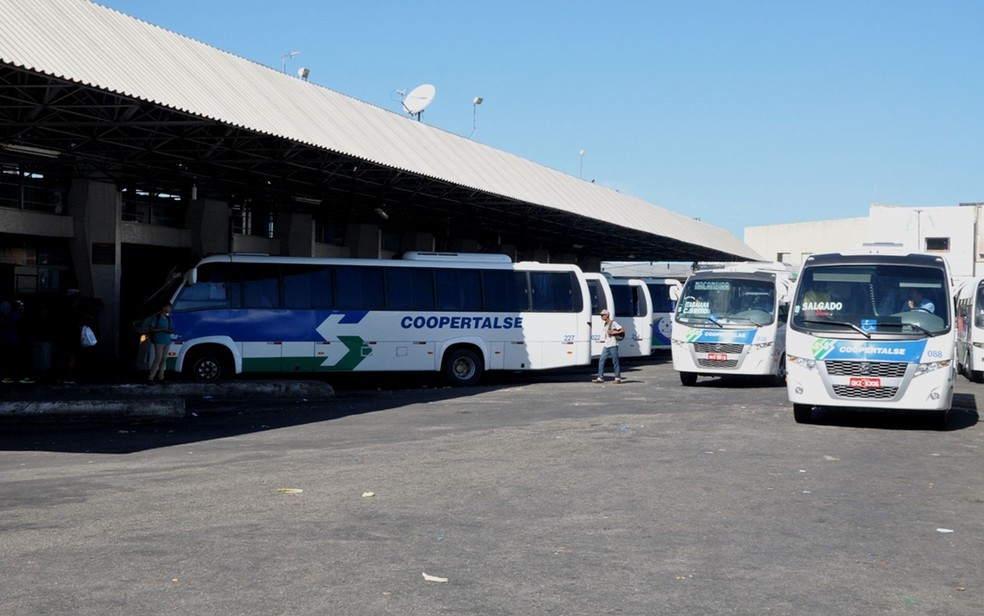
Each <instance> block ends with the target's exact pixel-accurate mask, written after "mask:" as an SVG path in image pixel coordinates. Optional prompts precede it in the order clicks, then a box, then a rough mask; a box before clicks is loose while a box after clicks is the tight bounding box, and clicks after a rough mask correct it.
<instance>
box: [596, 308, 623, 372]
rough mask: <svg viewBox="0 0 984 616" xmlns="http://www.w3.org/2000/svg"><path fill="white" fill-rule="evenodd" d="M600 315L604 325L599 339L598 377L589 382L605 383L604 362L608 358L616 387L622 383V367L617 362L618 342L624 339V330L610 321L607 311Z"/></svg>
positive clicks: (616, 323) (610, 317)
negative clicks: (600, 343)
mask: <svg viewBox="0 0 984 616" xmlns="http://www.w3.org/2000/svg"><path fill="white" fill-rule="evenodd" d="M600 315H601V320H602V322H603V323H604V324H605V331H604V333H603V334H602V338H601V342H602V345H603V346H602V348H601V357H599V358H598V376H596V377H595V378H594V379H592V380H591V382H592V383H604V382H605V360H607V359H608V358H609V357H610V358H611V359H612V370H614V372H615V380H614V381H613V382H614V383H615V384H616V385H618V384H619V383H621V382H622V367H621V366H620V365H619V361H618V341H619V340H621V339H622V338H624V337H625V330H624V329H622V326H621V325H619V324H618V322H617V321H613V320H612V315H611V314H610V313H609V312H608V310H602V311H601V313H600Z"/></svg>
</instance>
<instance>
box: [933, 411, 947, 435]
mask: <svg viewBox="0 0 984 616" xmlns="http://www.w3.org/2000/svg"><path fill="white" fill-rule="evenodd" d="M949 427H950V410H949V409H947V410H945V411H940V414H939V417H937V418H936V429H937V430H939V431H941V432H946V431H947V430H948V429H949Z"/></svg>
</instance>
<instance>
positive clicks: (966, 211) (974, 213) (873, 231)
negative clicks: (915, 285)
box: [744, 203, 984, 279]
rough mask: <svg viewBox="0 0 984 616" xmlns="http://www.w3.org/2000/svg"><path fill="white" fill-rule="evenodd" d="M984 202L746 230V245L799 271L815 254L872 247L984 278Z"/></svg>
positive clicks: (891, 209)
mask: <svg viewBox="0 0 984 616" xmlns="http://www.w3.org/2000/svg"><path fill="white" fill-rule="evenodd" d="M982 207H984V203H961V204H959V205H953V206H922V207H909V206H895V205H885V204H879V203H875V204H872V205H871V206H870V208H869V210H868V216H866V217H856V218H839V219H832V220H820V221H813V222H801V223H791V224H781V225H763V226H757V227H746V228H745V233H744V236H745V242H746V243H747V244H748V245H749V246H751V247H752V249H754V250H755V251H756V252H758V253H759V254H761V255H762V256H763V257H764V258H766V259H770V260H772V259H774V260H776V261H780V262H783V263H787V264H790V265H792V266H794V267H799V266H800V265H802V263H803V261H804V260H806V258H807V257H809V256H810V255H811V254H815V253H821V252H844V251H849V250H853V249H857V248H860V247H861V246H862V245H863V244H868V243H887V244H898V245H900V246H901V247H902V249H904V250H908V251H910V252H928V253H932V254H939V255H942V256H945V257H946V259H947V261H948V262H949V264H950V271H951V273H952V274H953V276H954V278H958V279H959V278H967V277H971V276H984V226H982V223H984V219H982Z"/></svg>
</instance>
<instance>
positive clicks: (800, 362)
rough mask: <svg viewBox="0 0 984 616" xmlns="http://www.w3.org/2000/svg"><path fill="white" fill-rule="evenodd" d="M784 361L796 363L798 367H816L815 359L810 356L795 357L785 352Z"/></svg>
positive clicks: (811, 368)
mask: <svg viewBox="0 0 984 616" xmlns="http://www.w3.org/2000/svg"><path fill="white" fill-rule="evenodd" d="M786 361H787V362H789V363H793V364H796V365H797V366H799V367H800V368H806V369H807V370H816V369H817V360H815V359H813V358H812V357H796V356H795V355H789V354H788V353H787V354H786Z"/></svg>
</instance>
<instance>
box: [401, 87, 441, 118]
mask: <svg viewBox="0 0 984 616" xmlns="http://www.w3.org/2000/svg"><path fill="white" fill-rule="evenodd" d="M397 93H398V94H400V95H401V97H402V98H403V108H404V109H406V110H407V113H409V114H410V115H412V116H414V117H415V118H417V121H418V122H419V121H420V114H422V113H423V112H424V109H426V108H427V105H430V104H431V101H433V100H434V95H435V94H437V89H436V88H434V86H432V85H431V84H429V83H425V84H421V85H419V86H417V87H416V88H414V89H413V90H410V91H409V92H406V91H405V90H397Z"/></svg>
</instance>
